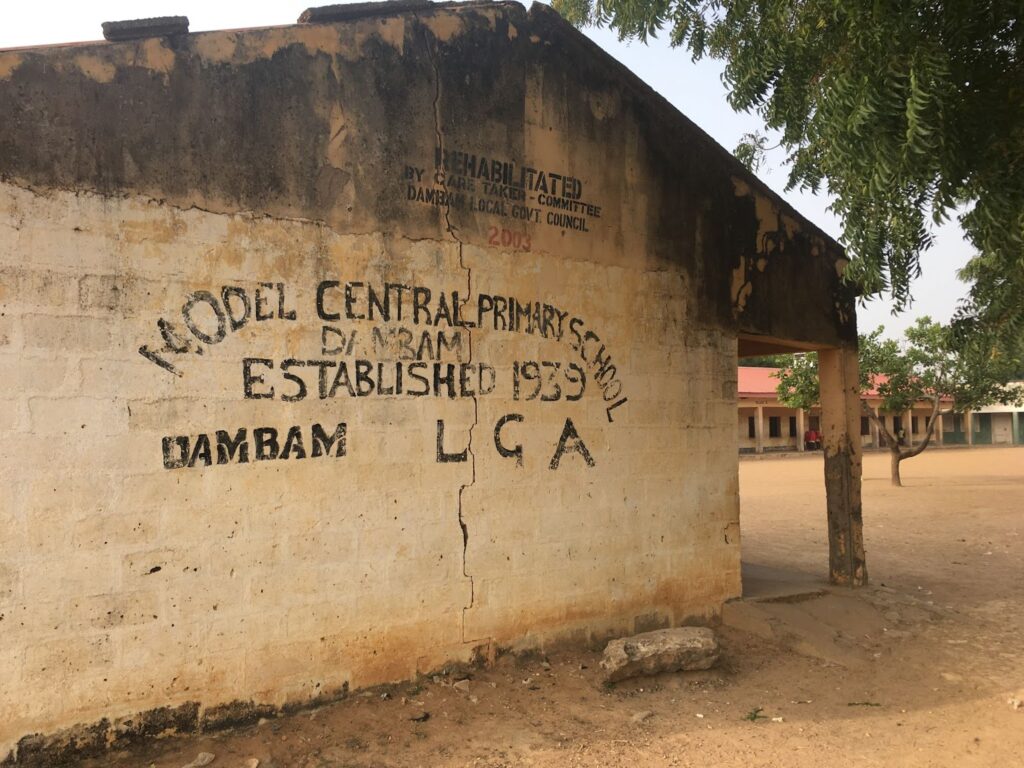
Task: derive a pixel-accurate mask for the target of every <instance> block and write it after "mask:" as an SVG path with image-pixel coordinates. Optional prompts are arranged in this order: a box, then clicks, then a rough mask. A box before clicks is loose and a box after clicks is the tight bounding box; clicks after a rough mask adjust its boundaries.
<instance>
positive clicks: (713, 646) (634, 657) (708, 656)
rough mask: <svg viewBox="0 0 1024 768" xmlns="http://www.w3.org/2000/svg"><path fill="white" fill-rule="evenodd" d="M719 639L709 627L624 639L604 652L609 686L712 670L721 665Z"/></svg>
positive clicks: (656, 632)
mask: <svg viewBox="0 0 1024 768" xmlns="http://www.w3.org/2000/svg"><path fill="white" fill-rule="evenodd" d="M718 653H719V646H718V638H717V637H715V633H714V632H713V631H712V630H711V629H709V628H708V627H676V628H675V629H658V630H655V631H653V632H644V633H643V634H639V635H633V636H631V637H621V638H619V639H618V640H612V641H611V642H610V643H608V645H607V646H606V647H605V649H604V656H603V658H602V659H601V668H602V669H603V670H604V680H605V682H607V683H617V682H619V681H620V680H628V679H629V678H631V677H640V676H641V675H656V674H660V673H662V672H681V671H685V670H699V669H709V668H711V667H713V666H714V665H715V664H716V663H717V662H718Z"/></svg>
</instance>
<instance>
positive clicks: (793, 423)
mask: <svg viewBox="0 0 1024 768" xmlns="http://www.w3.org/2000/svg"><path fill="white" fill-rule="evenodd" d="M789 436H790V437H796V416H790V417H789Z"/></svg>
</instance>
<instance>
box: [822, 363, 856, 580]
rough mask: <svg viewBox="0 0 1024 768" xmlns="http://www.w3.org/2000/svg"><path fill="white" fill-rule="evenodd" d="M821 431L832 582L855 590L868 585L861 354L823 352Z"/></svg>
mask: <svg viewBox="0 0 1024 768" xmlns="http://www.w3.org/2000/svg"><path fill="white" fill-rule="evenodd" d="M818 376H819V380H820V383H821V431H822V433H823V435H824V441H823V448H824V453H825V499H826V506H827V510H828V545H829V580H830V581H831V582H832V583H833V584H840V585H845V586H850V587H858V586H863V585H865V584H867V583H868V570H867V563H866V562H865V558H864V524H863V520H862V518H861V497H860V479H861V447H860V385H859V380H858V375H857V350H856V349H855V348H854V349H829V350H823V351H821V352H819V353H818Z"/></svg>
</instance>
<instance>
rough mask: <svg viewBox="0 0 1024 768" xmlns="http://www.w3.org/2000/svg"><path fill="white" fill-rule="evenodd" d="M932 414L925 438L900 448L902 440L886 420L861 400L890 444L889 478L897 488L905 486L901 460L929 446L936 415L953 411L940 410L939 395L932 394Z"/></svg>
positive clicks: (915, 454) (913, 455) (911, 456)
mask: <svg viewBox="0 0 1024 768" xmlns="http://www.w3.org/2000/svg"><path fill="white" fill-rule="evenodd" d="M931 401H932V415H931V416H930V417H929V418H928V431H927V432H925V434H924V440H922V441H921V442H920V443H918V444H917V445H916V446H915V447H913V448H911V449H910V450H908V451H904V450H902V449H901V448H900V442H899V440H898V439H897V438H896V435H894V434H893V433H892V432H890V431H889V428H888V427H886V426H885V422H884V421H882V420H881V419H880V418H878V414H877V413H875V412H874V411H873V410H872V409H871V408H869V407H868V404H867V403H865V402H863V401H862V402H861V407H862V410H863V411H864V413H866V414H867V417H868V418H869V419H871V421H873V422H874V423H875V426H876V427H877V428H878V431H879V432H880V433H881V434H882V435H883V436H884V437H885V441H886V442H887V443H888V444H889V472H890V474H889V480H890V482H891V483H892V484H893V486H894V487H896V488H902V487H903V481H902V479H901V478H900V462H901V461H903V460H904V459H912V458H914V457H915V456H917V455H918V454H919V453H921V452H922V451H924V449H925V448H927V447H928V444H929V443H931V441H932V435H933V434H935V417H936V416H938V415H939V414H940V413H941V414H942V415H943V416H945V415H946V414H947V413H952V411H951V410H950V411H940V410H939V398H938V395H935V396H932V398H931Z"/></svg>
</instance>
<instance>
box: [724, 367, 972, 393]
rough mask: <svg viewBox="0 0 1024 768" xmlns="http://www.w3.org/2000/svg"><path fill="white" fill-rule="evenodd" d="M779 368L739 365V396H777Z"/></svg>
mask: <svg viewBox="0 0 1024 768" xmlns="http://www.w3.org/2000/svg"><path fill="white" fill-rule="evenodd" d="M778 370H779V369H778V368H755V367H752V366H748V365H741V366H739V382H738V386H737V395H738V396H739V397H762V398H763V397H775V388H776V387H778V386H779V380H778V379H777V378H775V376H773V375H772V374H774V373H775V372H776V371H778ZM888 380H889V377H888V376H884V375H878V376H876V377H875V384H876V385H877V384H884V383H885V382H886V381H888ZM862 394H864V395H866V396H868V397H878V389H877V388H876V387H872V388H871V389H869V390H867V391H866V392H864V393H862ZM942 400H943V401H944V402H945V401H951V400H952V398H949V397H943V398H942Z"/></svg>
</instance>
